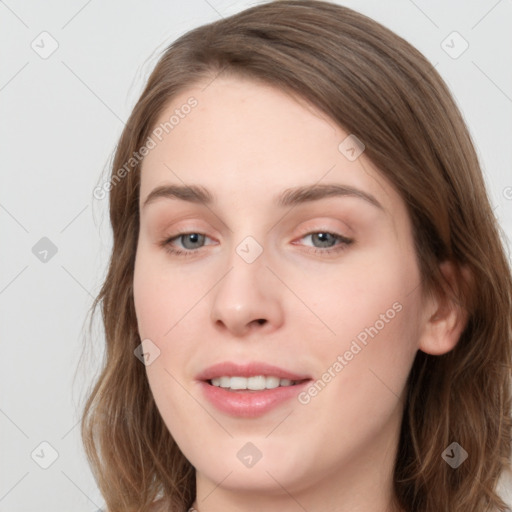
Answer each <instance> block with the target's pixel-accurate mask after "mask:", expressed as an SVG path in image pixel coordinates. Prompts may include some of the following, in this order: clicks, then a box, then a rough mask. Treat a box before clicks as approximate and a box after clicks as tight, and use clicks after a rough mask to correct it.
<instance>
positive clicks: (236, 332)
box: [211, 253, 283, 337]
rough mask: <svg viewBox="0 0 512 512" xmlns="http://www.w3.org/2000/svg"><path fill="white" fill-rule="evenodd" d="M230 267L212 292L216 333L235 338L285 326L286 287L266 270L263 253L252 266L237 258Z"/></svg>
mask: <svg viewBox="0 0 512 512" xmlns="http://www.w3.org/2000/svg"><path fill="white" fill-rule="evenodd" d="M230 263H231V267H230V270H229V271H228V272H227V273H226V274H225V275H224V277H222V278H221V279H220V281H219V282H218V284H217V286H215V287H214V289H213V290H212V292H213V304H212V309H211V320H212V322H213V324H214V327H215V329H216V330H219V331H224V334H227V333H229V334H231V335H232V336H236V337H243V336H247V335H249V334H251V333H252V332H255V333H262V332H264V333H266V334H268V333H270V332H272V331H274V330H275V329H278V328H279V327H280V326H281V325H282V323H283V304H282V301H281V293H283V290H282V288H283V287H282V285H281V283H280V282H279V280H278V279H276V277H275V275H274V274H273V273H272V272H271V271H270V270H269V269H268V268H267V267H266V264H265V258H264V253H263V254H262V255H261V256H260V257H259V258H258V259H256V261H253V262H252V263H247V262H246V261H244V260H243V259H241V258H240V257H239V256H238V255H237V254H234V257H233V258H232V259H231V260H230Z"/></svg>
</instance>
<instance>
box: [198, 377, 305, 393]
mask: <svg viewBox="0 0 512 512" xmlns="http://www.w3.org/2000/svg"><path fill="white" fill-rule="evenodd" d="M308 380H311V379H298V380H292V379H286V378H280V377H277V376H275V375H268V376H267V375H255V376H251V377H243V376H227V375H225V376H222V377H215V378H213V379H208V380H206V381H204V382H206V383H208V384H210V385H211V386H216V387H218V388H223V389H225V390H227V391H238V392H244V391H245V392H258V391H260V392H261V391H265V390H267V389H276V388H283V387H292V386H297V385H299V384H302V383H303V382H306V381H308Z"/></svg>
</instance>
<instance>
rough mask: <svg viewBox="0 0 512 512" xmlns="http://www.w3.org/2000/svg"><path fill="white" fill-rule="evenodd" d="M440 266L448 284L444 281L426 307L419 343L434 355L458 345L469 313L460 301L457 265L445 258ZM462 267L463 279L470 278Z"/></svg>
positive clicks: (422, 349) (419, 346) (443, 352)
mask: <svg viewBox="0 0 512 512" xmlns="http://www.w3.org/2000/svg"><path fill="white" fill-rule="evenodd" d="M439 268H440V270H441V273H442V274H443V276H444V277H445V279H446V281H447V282H448V286H446V284H445V283H443V291H442V292H438V293H437V295H436V297H433V298H431V299H430V300H429V304H428V306H427V305H426V306H425V317H424V320H423V325H422V326H421V327H420V333H421V334H420V339H419V345H418V348H419V349H420V350H421V351H423V352H425V353H427V354H431V355H441V354H446V353H447V352H450V350H452V349H453V348H454V347H455V346H456V345H457V343H458V341H459V338H460V336H461V334H462V332H463V331H464V328H465V327H466V325H467V321H468V316H469V315H468V311H467V309H466V308H465V307H464V305H463V304H462V303H461V302H460V300H459V297H460V288H461V287H460V283H458V282H457V278H456V272H455V267H454V264H453V263H452V262H449V261H444V262H442V263H441V264H440V265H439ZM460 270H461V273H462V276H463V278H464V279H469V278H470V273H469V270H468V269H467V268H465V267H461V269H460Z"/></svg>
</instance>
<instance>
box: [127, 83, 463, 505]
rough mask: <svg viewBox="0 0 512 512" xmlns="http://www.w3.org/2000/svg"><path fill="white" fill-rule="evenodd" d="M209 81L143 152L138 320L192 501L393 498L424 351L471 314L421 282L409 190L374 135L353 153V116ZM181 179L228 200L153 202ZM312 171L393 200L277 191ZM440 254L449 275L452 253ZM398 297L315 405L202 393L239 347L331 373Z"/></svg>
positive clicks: (456, 331) (239, 353)
mask: <svg viewBox="0 0 512 512" xmlns="http://www.w3.org/2000/svg"><path fill="white" fill-rule="evenodd" d="M207 83H208V81H205V82H204V83H202V84H199V85H195V86H191V87H190V88H188V89H187V90H186V91H183V92H182V93H180V94H179V95H178V96H176V97H174V98H173V99H172V101H171V102H170V103H169V105H168V108H167V109H166V110H165V112H164V113H163V114H162V116H161V118H160V120H159V122H160V121H165V120H168V119H169V117H170V115H172V113H173V112H174V111H175V109H176V108H179V107H180V106H181V105H183V104H185V103H186V101H187V98H189V97H190V96H194V97H195V98H196V99H197V101H198V104H197V106H196V107H195V108H194V109H193V110H192V111H191V112H190V114H188V115H187V116H185V117H184V118H183V119H180V123H179V124H178V125H177V126H176V127H175V128H174V129H173V130H172V131H171V132H170V133H169V134H168V135H167V136H166V137H164V138H163V140H162V141H161V142H159V143H158V144H157V146H156V147H155V148H154V149H152V150H151V152H150V153H149V154H148V155H147V156H146V158H145V160H144V163H143V167H142V173H141V189H140V231H139V239H138V246H137V253H136V263H135V277H134V299H135V306H136V313H137V320H138V328H139V334H140V337H141V339H150V340H151V341H152V342H153V343H154V344H155V345H156V346H157V347H158V348H159V350H160V356H159V357H158V358H156V359H155V360H154V362H153V363H152V364H151V365H149V366H147V367H146V369H147V376H148V379H149V384H150V386H151V390H152V393H153V395H154V398H155V401H156V404H157V406H158V409H159V411H160V414H161V415H162V418H163V420H164V422H165V424H166V426H167V427H168V429H169V431H170V433H171V434H172V436H173V437H174V439H175V440H176V442H177V443H178V445H179V446H180V448H181V450H182V452H183V453H184V455H185V456H186V457H187V459H188V460H189V461H190V462H191V463H192V464H193V466H194V467H195V468H196V484H197V498H196V501H195V503H194V506H195V508H196V509H197V510H199V511H200V512H235V511H246V512H256V511H261V510H265V511H267V512H278V511H279V512H299V511H302V510H304V509H305V510H307V511H317V510H322V511H323V512H328V511H331V512H334V511H336V512H362V511H365V512H369V511H374V512H383V511H389V512H394V509H393V508H392V507H391V505H390V503H391V497H392V485H393V464H394V460H395V457H396V446H397V442H398V434H399V428H400V423H401V419H402V412H403V395H404V392H405V384H406V379H407V376H408V374H409V371H410V368H411V366H412V363H413V360H414V356H415V354H416V352H417V351H418V350H423V351H424V352H427V353H430V354H436V355H438V354H443V353H446V352H448V351H449V350H451V349H452V348H453V347H454V346H455V344H456V343H457V341H458V338H459V336H460V333H461V332H462V328H463V325H464V321H465V319H464V315H463V313H462V312H461V311H460V310H459V309H457V308H456V307H455V305H454V304H453V303H450V302H447V301H443V300H442V298H441V297H437V298H435V297H428V298H427V297H423V295H422V293H421V290H422V289H421V284H420V283H421V279H420V272H419V267H418V263H417V259H416V254H415V251H414V245H413V238H412V236H413V234H412V227H411V222H410V218H409V215H408V213H407V210H406V207H405V204H404V202H403V200H402V199H401V197H400V196H399V195H398V193H397V192H396V191H395V189H394V188H393V187H392V186H391V185H390V183H389V182H387V181H386V179H385V178H384V177H383V175H382V174H380V173H379V171H378V169H376V168H375V167H374V166H373V165H372V163H371V162H370V161H369V160H368V158H367V157H366V155H365V154H364V152H363V154H362V155H361V156H359V158H357V159H356V160H355V161H353V162H352V161H349V160H348V159H347V158H346V156H345V155H344V154H342V152H340V150H339V149H338V146H339V144H340V142H342V141H343V140H344V139H345V138H346V137H347V136H348V135H349V134H348V133H347V132H345V131H344V130H343V129H342V128H341V127H339V126H338V125H337V124H336V123H335V122H334V121H333V120H332V119H330V118H329V117H328V116H326V115H325V114H323V113H321V112H319V111H318V110H316V109H315V108H313V107H312V106H309V105H307V104H306V103H305V102H304V101H297V100H295V99H293V98H292V97H290V96H289V95H288V94H286V93H285V92H283V91H281V90H279V89H276V88H273V87H270V86H267V85H262V84H259V83H256V82H254V81H250V80H246V79H241V78H234V77H218V78H217V79H215V80H214V81H213V82H212V83H211V84H210V85H209V86H208V87H206V88H204V87H205V85H206V84H207ZM203 89H204V90H203ZM362 139H364V137H362ZM363 142H364V140H363ZM173 184H174V185H200V186H202V187H204V188H206V189H208V190H209V191H210V192H211V194H212V195H214V196H215V197H216V202H214V203H212V204H209V205H208V206H206V205H205V204H204V203H194V202H190V201H186V200H183V199H176V198H171V197H158V198H155V199H154V200H153V201H151V202H150V203H148V204H147V205H145V206H143V205H144V203H145V200H146V198H147V197H148V195H149V194H150V192H151V191H152V190H154V189H155V188H156V187H159V186H165V185H173ZM315 184H316V185H325V184H338V185H344V186H348V187H353V188H355V189H358V190H360V191H362V192H364V193H365V194H368V195H371V196H373V198H374V199H376V200H377V201H378V203H379V204H380V205H381V207H382V208H380V207H378V206H376V205H375V204H372V203H371V202H370V201H368V200H365V199H363V198H361V197H358V196H354V195H344V196H331V197H324V198H321V199H318V200H315V201H307V202H304V203H301V204H296V205H294V206H287V207H280V206H278V205H277V204H276V202H275V201H276V199H275V198H276V197H277V196H279V194H280V193H282V192H283V191H284V190H285V189H288V188H292V187H296V186H307V185H315ZM178 233H192V234H193V233H198V234H202V235H205V237H204V238H203V239H201V238H200V239H199V240H198V239H197V237H196V238H189V237H186V236H183V237H181V238H180V237H178ZM318 233H333V234H335V235H339V236H342V237H346V238H348V239H351V240H353V242H352V243H350V244H348V245H347V244H344V243H343V242H342V241H340V239H338V238H336V236H334V237H332V236H331V237H330V238H329V237H327V238H325V237H324V238H322V237H319V236H318V235H315V234H318ZM248 236H251V237H252V238H253V239H254V240H255V241H257V243H258V244H259V246H260V247H261V248H262V252H261V254H260V255H259V257H258V258H257V259H256V260H255V261H253V262H252V263H247V261H245V260H244V259H243V258H242V257H241V256H240V255H239V254H238V253H237V251H236V249H237V246H239V244H240V243H241V242H242V241H243V240H244V239H246V237H248ZM169 239H172V241H171V242H169V243H168V246H171V247H173V248H175V249H180V250H182V251H187V250H188V251H189V252H191V251H193V250H194V248H196V250H195V252H194V254H193V255H191V256H180V255H175V254H171V253H169V252H167V251H166V248H165V247H164V246H163V245H162V244H160V243H159V242H161V241H163V240H169ZM342 245H343V246H344V249H343V250H340V251H339V252H334V251H333V249H335V248H337V247H340V246H342ZM251 247H253V246H251ZM315 249H316V250H317V253H314V252H313V251H314V250H315ZM329 249H331V253H329ZM250 250H254V249H250ZM442 270H443V272H444V273H445V275H446V276H447V277H448V279H450V278H451V275H452V272H451V267H450V266H449V265H443V266H442ZM396 303H399V304H400V305H401V306H402V309H401V310H400V312H397V313H396V315H394V317H393V319H392V320H389V321H388V322H386V323H385V326H384V327H383V328H382V329H379V332H378V334H377V335H376V336H375V337H374V338H369V341H368V343H367V345H366V346H364V348H363V349H362V350H361V351H360V352H359V353H357V355H356V356H354V357H353V358H352V359H351V360H350V361H347V364H346V366H344V367H343V369H342V371H338V372H335V371H333V370H332V369H331V376H332V375H333V374H334V375H335V377H333V378H331V380H330V382H329V383H328V384H327V385H326V386H325V388H324V389H323V390H322V391H321V392H319V393H318V394H317V395H316V396H314V397H313V398H312V399H311V400H310V402H309V403H307V404H303V403H300V402H299V400H297V399H296V398H293V399H291V400H288V401H286V402H285V403H284V404H281V405H279V406H278V407H277V408H275V409H273V410H271V411H269V412H268V413H266V414H264V415H263V416H261V417H257V418H251V419H247V418H245V419H244V418H237V417H233V416H230V415H228V414H225V413H223V412H220V411H219V410H217V409H216V408H215V407H214V406H213V405H212V404H211V403H209V402H208V401H206V400H205V399H204V397H203V396H202V394H201V393H200V389H199V382H198V381H197V380H196V379H195V376H196V375H197V374H198V373H199V371H201V370H203V369H205V368H206V367H208V366H210V365H212V364H214V363H218V362H220V361H226V360H228V361H236V362H247V361H253V360H256V361H263V362H267V363H270V364H274V365H277V366H281V367H283V368H286V369H289V370H292V371H295V372H301V373H306V374H309V375H312V376H313V377H314V379H315V380H316V379H321V378H322V375H323V374H324V373H325V372H327V370H328V369H329V368H332V366H333V363H334V362H335V361H336V360H337V357H338V355H343V354H344V353H345V352H346V351H347V350H349V348H350V344H351V342H352V341H353V340H354V339H355V338H356V336H357V335H358V334H359V333H361V332H362V331H363V330H364V329H365V328H368V327H370V326H373V325H375V324H376V321H377V320H379V318H382V317H381V316H380V315H382V314H384V313H385V312H386V311H387V310H389V309H390V308H392V305H393V304H396ZM258 320H259V321H258ZM379 325H380V324H379ZM247 442H251V443H253V444H254V445H255V446H256V447H257V448H258V450H259V451H260V452H261V454H262V457H261V459H260V460H259V461H258V463H257V464H256V465H254V466H253V467H250V468H248V467H246V466H245V465H244V464H242V463H241V461H240V460H239V458H238V457H237V453H238V451H239V450H240V449H241V448H242V447H243V446H244V445H245V444H246V443H247ZM407 512H410V511H407Z"/></svg>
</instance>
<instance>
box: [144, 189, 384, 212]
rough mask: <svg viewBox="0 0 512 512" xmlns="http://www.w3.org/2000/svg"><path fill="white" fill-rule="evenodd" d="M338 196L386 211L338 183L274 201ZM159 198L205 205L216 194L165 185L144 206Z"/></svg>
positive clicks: (294, 202) (282, 203)
mask: <svg viewBox="0 0 512 512" xmlns="http://www.w3.org/2000/svg"><path fill="white" fill-rule="evenodd" d="M336 196H338V197H340V196H341V197H343V196H349V197H357V198H359V199H363V200H365V201H367V202H368V203H370V204H372V205H373V206H375V207H377V208H379V209H381V210H383V211H384V207H383V206H382V205H381V204H380V203H379V201H377V199H375V197H374V196H372V195H371V194H368V193H367V192H363V191H362V190H359V189H358V188H354V187H350V186H348V185H339V184H336V183H329V184H315V185H304V186H298V187H292V188H287V189H285V190H284V191H283V192H281V194H279V195H278V196H276V197H275V198H274V201H275V203H276V205H277V206H279V207H281V208H284V207H287V206H295V205H299V204H303V203H308V202H311V201H318V200H320V199H325V198H328V197H336ZM159 198H166V199H181V200H182V201H188V202H191V203H203V204H205V205H212V204H214V203H215V202H216V198H215V196H214V195H213V194H212V193H211V192H210V191H209V190H208V189H207V188H205V187H203V186H200V185H163V186H159V187H156V188H155V189H153V190H152V191H151V192H150V193H149V194H148V196H147V197H146V199H145V201H144V204H143V205H142V208H145V207H146V206H147V205H148V204H150V203H152V202H154V201H156V200H157V199H159Z"/></svg>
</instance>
